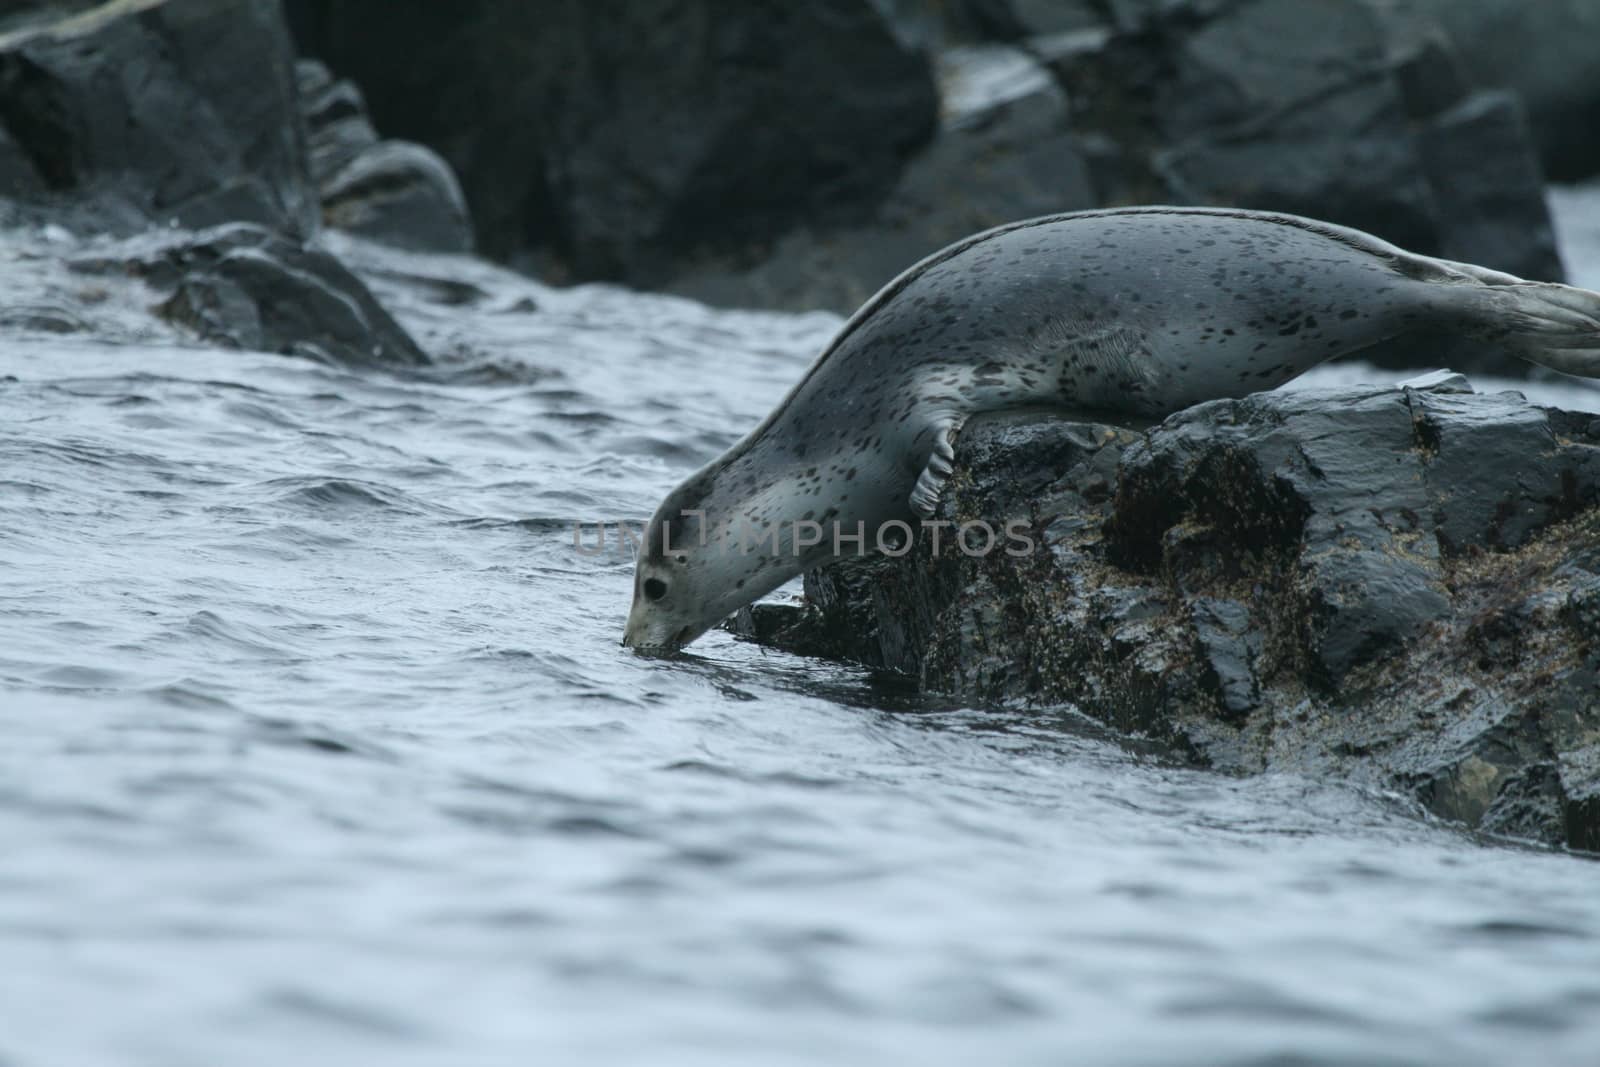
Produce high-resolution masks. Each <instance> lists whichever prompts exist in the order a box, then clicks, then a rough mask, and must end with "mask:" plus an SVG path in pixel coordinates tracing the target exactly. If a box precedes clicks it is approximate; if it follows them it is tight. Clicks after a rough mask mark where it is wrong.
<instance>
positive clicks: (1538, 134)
mask: <svg viewBox="0 0 1600 1067" xmlns="http://www.w3.org/2000/svg"><path fill="white" fill-rule="evenodd" d="M1411 2H1412V3H1414V4H1415V6H1416V7H1417V8H1419V9H1420V10H1422V11H1423V12H1426V13H1427V14H1428V15H1429V16H1430V17H1432V18H1435V19H1437V20H1438V21H1439V22H1440V23H1442V24H1443V25H1444V26H1445V28H1446V29H1447V30H1448V31H1449V33H1450V36H1451V39H1452V40H1453V41H1454V42H1455V45H1456V48H1457V49H1458V50H1459V51H1460V53H1461V56H1462V58H1463V60H1464V62H1465V65H1466V66H1467V68H1468V69H1470V70H1471V71H1472V72H1473V74H1474V77H1475V79H1476V80H1477V81H1478V83H1480V84H1483V85H1488V86H1501V87H1504V88H1507V89H1512V90H1515V91H1516V93H1517V95H1518V96H1519V97H1521V99H1522V100H1523V101H1524V103H1525V104H1526V107H1527V110H1528V115H1529V119H1530V121H1531V124H1532V127H1533V131H1534V136H1535V138H1536V139H1537V141H1538V144H1539V150H1540V156H1541V157H1542V159H1543V162H1544V168H1543V169H1544V172H1545V173H1546V175H1548V176H1549V177H1550V178H1552V179H1554V180H1556V181H1577V180H1579V179H1582V178H1585V177H1588V176H1590V175H1594V174H1600V143H1597V141H1596V138H1595V131H1596V130H1597V129H1600V63H1596V62H1595V50H1594V42H1595V41H1596V40H1600V0H1539V2H1538V3H1531V4H1530V3H1522V4H1508V3H1504V2H1503V0H1411ZM1485 162H1487V160H1485Z"/></svg>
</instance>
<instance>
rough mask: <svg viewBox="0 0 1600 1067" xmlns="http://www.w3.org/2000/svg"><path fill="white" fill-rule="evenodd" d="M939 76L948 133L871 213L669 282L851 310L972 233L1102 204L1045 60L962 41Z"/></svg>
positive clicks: (729, 300)
mask: <svg viewBox="0 0 1600 1067" xmlns="http://www.w3.org/2000/svg"><path fill="white" fill-rule="evenodd" d="M939 73H940V88H941V95H942V97H943V100H944V114H943V119H942V121H941V126H940V131H939V134H938V136H937V137H935V139H934V141H933V142H932V143H931V144H930V145H928V146H927V147H926V148H924V149H923V150H922V152H921V153H919V154H918V155H917V156H916V157H914V158H913V159H912V160H911V162H910V163H909V164H908V165H907V167H906V169H905V172H904V173H903V174H902V175H901V177H900V180H899V181H898V182H897V183H896V184H895V187H894V189H893V190H892V191H891V192H890V193H889V195H888V196H887V197H886V198H885V199H884V201H883V203H882V204H881V205H880V206H879V207H878V209H877V210H876V211H875V212H874V213H873V216H872V217H871V218H870V219H868V220H864V221H860V222H856V223H852V224H840V225H835V226H831V227H828V226H820V225H819V226H811V227H806V228H804V229H801V230H799V231H797V232H795V233H793V234H790V235H789V236H787V237H785V238H783V239H782V240H781V241H779V242H778V243H777V245H776V246H775V247H774V249H773V252H772V254H771V255H770V256H769V257H768V258H767V259H765V260H764V261H763V262H761V263H759V264H757V265H755V266H749V265H748V264H747V263H745V262H743V261H741V260H740V259H730V260H725V261H724V262H722V263H721V264H716V265H706V266H701V267H700V268H698V269H696V270H693V271H691V272H689V273H687V274H685V275H683V276H682V277H680V278H678V279H676V280H674V281H673V283H672V284H671V285H670V286H669V288H670V289H671V290H672V291H673V292H676V293H680V294H682V295H685V296H691V297H694V298H695V299H698V300H702V301H705V302H707V303H712V304H723V305H730V306H740V307H763V308H781V309H786V310H795V311H801V310H809V309H813V308H827V309H830V310H833V311H837V312H839V313H840V314H844V315H848V314H849V313H850V312H852V311H854V310H855V309H856V308H857V307H859V306H861V304H863V303H865V302H866V300H867V299H868V298H869V297H871V296H872V294H873V293H875V292H877V291H878V290H879V289H880V288H882V287H883V286H884V285H885V284H887V283H888V282H889V281H891V280H892V279H893V278H894V277H895V276H896V275H898V274H899V273H900V272H901V271H903V270H905V269H906V268H907V267H909V266H911V265H912V264H914V263H916V262H917V261H918V260H920V259H922V258H923V257H925V256H928V255H931V254H932V253H934V252H937V251H939V249H941V248H944V247H945V246H946V245H949V244H952V243H954V242H955V241H958V240H960V239H962V238H963V237H966V236H968V235H969V234H972V233H976V232H977V231H979V230H986V229H988V228H990V227H992V226H998V225H1000V224H1002V223H1005V222H1011V221H1013V220H1015V219H1019V218H1029V217H1032V216H1036V215H1049V214H1054V213H1057V212H1063V211H1081V210H1085V209H1088V208H1092V207H1095V206H1097V201H1096V197H1095V194H1094V189H1093V187H1092V185H1091V183H1090V180H1089V171H1088V165H1087V162H1086V161H1085V159H1084V156H1083V152H1082V150H1081V148H1080V146H1079V144H1078V141H1077V139H1076V138H1075V137H1074V136H1073V134H1072V133H1071V131H1070V130H1069V128H1068V121H1067V101H1066V97H1065V96H1064V95H1063V93H1062V92H1061V89H1060V88H1059V87H1058V86H1057V85H1056V84H1055V82H1054V80H1053V79H1052V78H1051V77H1050V74H1049V72H1048V71H1047V70H1046V69H1045V68H1044V66H1043V65H1042V64H1040V63H1039V62H1038V60H1036V59H1034V58H1033V57H1032V56H1030V55H1028V54H1027V53H1026V52H1023V51H1021V50H1019V49H1016V48H1011V47H1008V46H1003V45H999V46H997V45H976V46H964V47H955V48H951V49H948V50H946V51H945V52H944V53H942V54H941V56H940V62H939Z"/></svg>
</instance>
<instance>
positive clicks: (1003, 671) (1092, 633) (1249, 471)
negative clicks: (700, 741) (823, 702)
mask: <svg viewBox="0 0 1600 1067" xmlns="http://www.w3.org/2000/svg"><path fill="white" fill-rule="evenodd" d="M1462 390H1463V384H1462V381H1461V379H1460V377H1459V376H1436V377H1435V378H1434V379H1432V380H1430V381H1425V382H1419V383H1417V384H1415V385H1413V386H1411V387H1407V388H1401V389H1376V388H1364V389H1336V390H1318V391H1306V392H1289V393H1266V394H1258V395H1255V396H1251V397H1247V398H1244V399H1242V400H1226V401H1216V402H1212V403H1207V404H1202V405H1199V406H1197V407H1194V408H1191V409H1189V410H1187V411H1184V412H1180V413H1179V414H1177V415H1175V416H1173V417H1172V418H1170V419H1168V420H1166V421H1165V422H1163V423H1162V424H1161V425H1159V426H1157V427H1155V428H1154V429H1152V430H1150V431H1148V432H1147V433H1142V434H1141V433H1137V432H1134V431H1131V430H1126V429H1113V428H1110V427H1103V426H1090V425H1084V424H1079V423H1074V422H1072V421H1070V420H1068V419H1067V418H1066V417H1064V416H1045V415H1038V414H1031V415H1030V414H1016V415H1012V416H1008V417H1006V418H1004V419H992V418H983V419H976V420H974V421H973V422H972V423H971V424H969V426H968V427H967V428H966V429H965V430H964V431H963V432H962V436H961V439H960V442H959V444H958V449H957V459H958V465H957V469H956V472H955V473H954V474H953V475H952V478H951V481H950V483H949V488H948V491H947V493H946V495H945V497H944V499H943V500H942V501H941V503H940V506H939V511H938V513H937V515H936V519H938V520H940V521H942V522H945V523H948V524H951V528H959V526H960V525H961V524H963V523H975V522H984V523H987V524H989V525H990V526H993V527H995V528H1007V527H1006V524H1008V523H1019V524H1020V526H1019V527H1018V528H1019V529H1020V530H1021V531H1023V532H1024V533H1025V535H1026V537H1027V538H1028V539H1029V540H1030V541H1031V543H1032V547H1031V549H1030V550H1029V551H1027V552H1024V553H1021V554H1015V555H1013V554H1009V553H1006V552H1002V551H995V552H990V553H988V554H985V555H979V556H974V555H969V554H966V553H962V552H951V551H948V550H946V551H937V550H935V549H934V547H933V545H932V543H931V538H930V536H929V533H928V531H924V533H923V536H922V537H920V538H919V540H918V542H917V544H916V545H915V546H914V548H913V550H912V551H911V552H909V553H908V554H907V555H906V556H904V557H903V558H898V559H894V558H884V557H878V558H873V559H868V560H862V561H845V562H843V563H840V564H839V565H836V566H833V567H830V568H826V569H823V570H820V571H816V572H812V573H811V574H809V575H807V576H806V597H807V606H806V607H805V608H804V610H803V611H800V612H798V613H791V615H790V616H789V617H787V618H786V619H784V620H783V624H782V625H781V626H777V625H774V626H771V627H769V628H768V630H767V631H766V633H765V635H764V636H765V639H767V640H769V641H771V642H773V643H778V644H784V645H787V646H790V647H799V648H804V649H806V650H808V651H810V652H811V653H812V654H817V653H818V650H825V651H826V652H827V653H828V654H833V655H843V656H844V658H853V659H856V660H858V661H862V662H867V663H871V664H874V665H876V666H882V667H889V668H893V669H897V670H901V671H904V672H906V673H908V674H910V675H911V676H913V677H915V678H916V679H918V681H919V683H920V684H921V685H922V687H923V688H925V689H926V690H929V691H934V692H940V693H946V694H950V695H952V696H954V697H956V698H957V699H963V700H974V701H1008V702H1017V701H1025V702H1038V703H1061V702H1068V703H1072V704H1075V705H1077V706H1078V707H1079V708H1080V709H1081V710H1083V711H1084V712H1086V713H1088V714H1089V715H1091V716H1093V717H1095V718H1097V719H1100V720H1101V721H1103V722H1105V723H1107V724H1108V725H1111V726H1113V727H1116V728H1118V729H1121V730H1124V731H1128V732H1130V733H1136V734H1139V735H1142V736H1145V737H1148V738H1153V739H1157V740H1160V741H1162V742H1164V743H1166V744H1167V745H1169V746H1170V747H1171V748H1172V750H1174V751H1175V752H1178V753H1181V754H1185V755H1187V756H1189V757H1191V758H1193V759H1194V760H1195V761H1197V762H1199V763H1202V764H1205V765H1209V766H1212V767H1215V768H1218V769H1221V770H1225V771H1229V772H1259V771H1266V770H1278V771H1290V772H1294V773H1303V774H1317V775H1336V776H1339V777H1342V778H1345V779H1348V780H1352V781H1356V782H1362V783H1367V784H1371V785H1375V786H1379V787H1382V788H1388V789H1396V790H1400V791H1403V792H1406V793H1408V794H1409V795H1411V796H1413V797H1415V798H1416V799H1417V800H1418V801H1419V802H1420V803H1422V804H1423V805H1425V806H1426V807H1427V808H1428V809H1430V810H1431V811H1433V812H1435V813H1437V814H1439V815H1440V816H1442V817H1446V818H1450V819H1453V820H1456V821H1458V822H1461V823H1463V824H1465V825H1468V826H1472V827H1475V828H1478V829H1483V830H1486V831H1491V832H1495V833H1505V834H1511V835H1515V836H1521V837H1531V838H1536V839H1539V840H1543V841H1548V842H1556V843H1566V844H1570V845H1573V846H1575V847H1583V848H1594V847H1596V845H1597V844H1600V552H1597V551H1596V549H1595V545H1596V544H1600V432H1592V431H1593V425H1594V421H1595V420H1594V419H1593V417H1592V416H1589V415H1578V414H1574V413H1568V412H1562V411H1556V410H1551V409H1545V408H1540V407H1536V406H1534V405H1531V404H1529V403H1528V402H1527V401H1525V400H1524V399H1522V397H1521V396H1520V395H1518V394H1515V393H1502V394H1497V395H1482V394H1477V393H1472V392H1463V391H1462Z"/></svg>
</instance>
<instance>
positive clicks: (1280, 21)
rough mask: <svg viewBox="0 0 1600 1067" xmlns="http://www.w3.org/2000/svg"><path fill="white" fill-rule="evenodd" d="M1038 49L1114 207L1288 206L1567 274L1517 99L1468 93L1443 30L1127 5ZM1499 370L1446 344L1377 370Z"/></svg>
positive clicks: (1378, 354) (1417, 241)
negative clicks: (1109, 21) (1103, 23)
mask: <svg viewBox="0 0 1600 1067" xmlns="http://www.w3.org/2000/svg"><path fill="white" fill-rule="evenodd" d="M1132 7H1134V8H1137V10H1136V11H1133V10H1130V12H1129V13H1127V17H1123V18H1119V19H1118V20H1117V21H1116V25H1117V27H1118V30H1117V32H1114V33H1108V34H1104V35H1101V36H1099V37H1093V36H1090V37H1084V36H1083V35H1079V36H1077V37H1075V38H1074V39H1073V43H1072V44H1071V46H1070V47H1057V48H1053V49H1051V50H1047V58H1048V60H1049V62H1050V64H1051V66H1052V69H1053V70H1054V71H1055V73H1056V74H1057V76H1058V77H1059V78H1060V79H1061V81H1062V83H1063V84H1064V85H1065V87H1066V88H1067V92H1068V96H1069V98H1070V99H1071V100H1072V101H1073V102H1074V115H1073V121H1074V123H1075V124H1076V126H1077V128H1078V130H1079V132H1080V134H1081V135H1082V137H1083V141H1084V145H1085V151H1086V153H1087V156H1088V158H1089V161H1090V166H1091V169H1092V171H1093V174H1094V178H1095V184H1096V187H1097V192H1098V194H1099V196H1100V198H1101V199H1102V200H1103V201H1105V202H1107V203H1112V204H1116V203H1141V202H1143V203H1149V202H1170V203H1184V204H1213V205H1227V206H1237V207H1247V208H1256V209H1263V210H1276V211H1286V212H1290V213H1293V214H1299V215H1308V216H1311V217H1314V218H1321V219H1326V220H1328V221H1331V222H1336V223H1341V224H1344V225H1347V226H1353V227H1355V228H1357V229H1361V230H1365V231H1368V232H1370V233H1374V234H1376V235H1378V236H1380V237H1383V238H1386V239H1388V240H1390V241H1393V242H1394V243H1396V244H1398V245H1400V246H1402V247H1404V248H1408V249H1410V250H1412V251H1416V252H1421V253H1423V254H1426V255H1437V256H1443V257H1445V258H1448V259H1458V260H1465V261H1469V262H1473V263H1479V264H1482V265H1484V266H1489V267H1492V268H1495V269H1498V270H1504V271H1507V272H1510V273H1512V274H1516V275H1519V276H1521V277H1525V278H1530V279H1535V280H1547V281H1559V280H1561V279H1562V277H1563V270H1562V264H1561V261H1560V257H1559V255H1558V253H1557V249H1556V244H1555V236H1554V230H1553V228H1552V225H1551V221H1550V216H1549V211H1548V207H1547V205H1546V202H1545V195H1544V180H1543V177H1542V174H1541V171H1540V167H1539V160H1538V155H1537V151H1536V145H1535V142H1534V139H1533V137H1532V135H1531V133H1530V131H1529V129H1528V125H1527V120H1526V116H1525V113H1524V111H1523V108H1522V106H1521V103H1520V101H1519V100H1518V99H1517V98H1516V97H1515V96H1513V95H1511V94H1508V93H1505V92H1501V91H1497V90H1489V89H1476V88H1474V87H1473V86H1472V84H1471V83H1470V81H1469V80H1468V78H1467V77H1466V75H1465V73H1464V68H1463V64H1462V63H1461V60H1460V57H1459V55H1458V54H1457V53H1456V51H1455V50H1454V47H1453V46H1452V44H1451V42H1450V39H1449V38H1448V36H1447V35H1446V34H1445V33H1444V31H1443V30H1442V29H1440V28H1439V27H1438V26H1437V25H1436V24H1434V23H1431V22H1430V21H1428V20H1427V19H1425V18H1422V17H1421V16H1419V15H1418V14H1417V13H1416V12H1415V10H1414V9H1412V8H1407V7H1403V6H1385V5H1378V4H1374V3H1371V2H1370V0H1245V2H1240V3H1228V4H1221V3H1200V2H1199V0H1179V2H1174V3H1156V2H1154V0H1152V2H1150V3H1145V4H1139V5H1132ZM1419 354H1420V355H1421V357H1422V358H1423V359H1424V360H1425V362H1426V364H1431V365H1434V366H1438V365H1442V364H1449V365H1453V366H1460V367H1463V368H1464V369H1468V370H1478V369H1488V368H1496V361H1497V360H1498V354H1497V353H1496V352H1494V351H1493V349H1491V348H1489V347H1487V346H1483V345H1477V344H1471V343H1467V342H1461V341H1453V340H1451V341H1446V340H1445V339H1442V338H1441V339H1439V340H1438V341H1437V343H1435V344H1432V345H1430V346H1427V347H1425V348H1421V349H1419V348H1418V347H1417V346H1415V345H1408V346H1400V347H1397V346H1387V347H1386V348H1383V349H1380V350H1377V351H1375V352H1374V353H1372V358H1373V359H1374V360H1375V361H1376V362H1379V363H1383V364H1387V365H1393V366H1415V365H1416V364H1415V363H1413V362H1411V361H1412V360H1415V359H1417V358H1418V357H1419Z"/></svg>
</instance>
